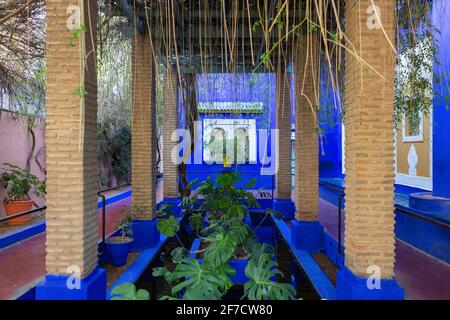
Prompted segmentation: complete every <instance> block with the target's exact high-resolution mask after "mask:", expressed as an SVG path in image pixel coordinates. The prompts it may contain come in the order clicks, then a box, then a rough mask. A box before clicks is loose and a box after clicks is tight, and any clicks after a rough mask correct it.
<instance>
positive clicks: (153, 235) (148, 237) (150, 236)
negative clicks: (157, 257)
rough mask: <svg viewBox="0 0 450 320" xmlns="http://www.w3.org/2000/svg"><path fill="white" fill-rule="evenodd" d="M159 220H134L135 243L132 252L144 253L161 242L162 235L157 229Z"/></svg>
mask: <svg viewBox="0 0 450 320" xmlns="http://www.w3.org/2000/svg"><path fill="white" fill-rule="evenodd" d="M156 223H157V219H153V220H133V222H132V227H133V239H134V241H133V243H132V245H131V248H130V251H131V252H138V251H142V250H144V249H147V248H152V247H154V246H155V245H156V244H157V243H158V242H159V240H160V237H161V236H160V233H159V231H158V229H157V228H156Z"/></svg>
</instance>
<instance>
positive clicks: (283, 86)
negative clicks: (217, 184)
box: [273, 71, 295, 219]
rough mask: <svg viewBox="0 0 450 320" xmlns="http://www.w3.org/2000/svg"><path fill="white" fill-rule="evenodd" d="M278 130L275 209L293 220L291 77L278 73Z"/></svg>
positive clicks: (284, 73)
mask: <svg viewBox="0 0 450 320" xmlns="http://www.w3.org/2000/svg"><path fill="white" fill-rule="evenodd" d="M276 102H277V120H276V121H277V122H276V123H277V129H278V172H277V175H276V186H275V190H276V196H275V199H274V201H273V209H274V210H278V211H280V212H281V213H283V215H284V216H285V217H286V218H288V219H292V218H293V216H294V213H295V205H294V202H293V201H292V200H291V192H292V186H291V180H292V178H291V152H292V147H291V87H290V76H289V75H288V74H287V73H286V72H281V71H279V72H277V92H276Z"/></svg>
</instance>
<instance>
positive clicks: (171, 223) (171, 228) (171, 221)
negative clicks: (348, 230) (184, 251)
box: [156, 216, 180, 237]
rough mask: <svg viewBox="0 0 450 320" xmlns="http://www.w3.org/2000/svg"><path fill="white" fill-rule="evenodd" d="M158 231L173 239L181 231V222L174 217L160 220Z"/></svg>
mask: <svg viewBox="0 0 450 320" xmlns="http://www.w3.org/2000/svg"><path fill="white" fill-rule="evenodd" d="M156 226H157V228H158V231H159V232H161V233H162V234H163V235H165V236H166V237H173V236H175V234H176V233H177V232H178V230H179V229H180V222H179V221H178V219H177V218H176V217H174V216H169V217H168V218H161V219H158V222H157V224H156Z"/></svg>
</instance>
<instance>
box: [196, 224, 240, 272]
mask: <svg viewBox="0 0 450 320" xmlns="http://www.w3.org/2000/svg"><path fill="white" fill-rule="evenodd" d="M205 241H206V242H208V243H209V245H208V247H207V248H206V252H205V258H204V261H205V263H206V264H208V265H210V266H211V267H212V268H218V267H219V266H221V265H222V264H223V263H225V262H226V261H228V260H229V259H230V258H231V257H232V256H233V254H234V250H235V249H236V241H235V238H234V237H233V236H232V235H231V233H228V234H226V235H225V234H223V233H222V232H220V231H219V232H215V233H213V234H212V235H211V236H209V237H208V238H206V240H205Z"/></svg>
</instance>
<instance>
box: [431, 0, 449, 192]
mask: <svg viewBox="0 0 450 320" xmlns="http://www.w3.org/2000/svg"><path fill="white" fill-rule="evenodd" d="M433 23H434V25H435V26H436V27H437V28H438V30H439V31H440V34H439V35H438V36H437V40H438V44H439V54H438V57H437V58H438V59H437V60H438V61H439V63H440V65H439V64H437V63H435V66H434V70H435V74H436V73H438V75H439V74H440V76H438V77H439V78H440V80H441V81H439V82H438V81H435V82H434V91H435V92H438V94H435V95H434V101H433V194H434V195H436V196H440V197H445V198H450V108H449V106H450V2H449V1H447V0H435V1H434V2H433ZM435 80H436V78H435Z"/></svg>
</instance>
